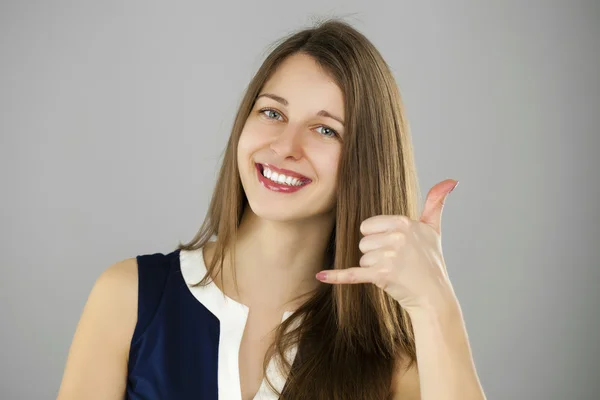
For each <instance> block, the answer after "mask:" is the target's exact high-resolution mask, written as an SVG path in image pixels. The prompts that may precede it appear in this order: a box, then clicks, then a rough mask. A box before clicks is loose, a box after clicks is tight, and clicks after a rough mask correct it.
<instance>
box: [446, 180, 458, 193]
mask: <svg viewBox="0 0 600 400" xmlns="http://www.w3.org/2000/svg"><path fill="white" fill-rule="evenodd" d="M458 184H459V181H456V185H454V187H453V188H452V189H450V191H449V192H448V194H450V193H452V191H453V190H454V189H456V187H457V186H458Z"/></svg>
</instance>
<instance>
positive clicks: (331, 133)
mask: <svg viewBox="0 0 600 400" xmlns="http://www.w3.org/2000/svg"><path fill="white" fill-rule="evenodd" d="M319 128H322V129H323V130H324V131H325V130H327V131H328V132H329V133H324V135H325V136H327V137H335V136H338V133H337V132H336V131H334V130H333V129H331V128H330V127H328V126H324V125H321V126H319ZM319 128H317V129H319Z"/></svg>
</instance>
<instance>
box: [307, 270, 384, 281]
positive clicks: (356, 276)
mask: <svg viewBox="0 0 600 400" xmlns="http://www.w3.org/2000/svg"><path fill="white" fill-rule="evenodd" d="M373 272H374V271H373V270H372V269H370V268H362V267H354V268H346V269H335V270H326V271H321V272H319V273H318V274H317V279H318V280H320V281H321V282H325V283H333V284H340V283H341V284H353V283H373V278H374V277H373Z"/></svg>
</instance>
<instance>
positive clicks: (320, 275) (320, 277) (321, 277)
mask: <svg viewBox="0 0 600 400" xmlns="http://www.w3.org/2000/svg"><path fill="white" fill-rule="evenodd" d="M317 279H318V280H320V281H324V280H326V279H327V272H322V271H321V272H319V273H318V274H317Z"/></svg>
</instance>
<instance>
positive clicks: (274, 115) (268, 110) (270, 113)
mask: <svg viewBox="0 0 600 400" xmlns="http://www.w3.org/2000/svg"><path fill="white" fill-rule="evenodd" d="M259 112H260V113H261V114H265V116H266V117H267V118H268V119H279V118H277V115H278V116H280V117H281V114H279V112H277V111H275V110H273V109H271V108H263V109H262V110H260V111H259Z"/></svg>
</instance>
